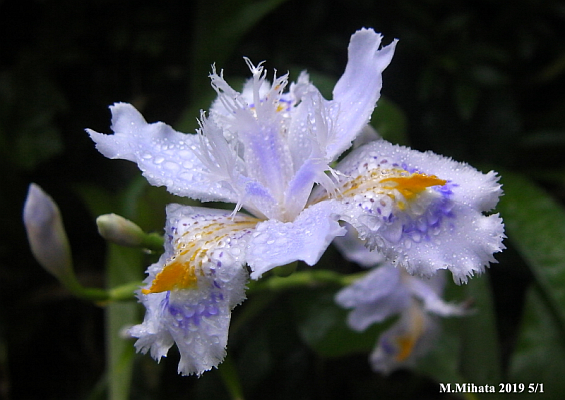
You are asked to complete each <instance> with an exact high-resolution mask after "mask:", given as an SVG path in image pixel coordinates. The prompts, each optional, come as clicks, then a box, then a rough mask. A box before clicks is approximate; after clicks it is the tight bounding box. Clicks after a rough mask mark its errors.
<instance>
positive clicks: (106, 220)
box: [96, 214, 145, 247]
mask: <svg viewBox="0 0 565 400" xmlns="http://www.w3.org/2000/svg"><path fill="white" fill-rule="evenodd" d="M96 225H98V233H100V236H102V237H103V238H104V239H106V240H107V241H109V242H112V243H115V244H118V245H120V246H126V247H138V246H142V245H143V242H144V238H145V233H144V232H143V231H142V230H141V228H140V227H139V226H137V225H136V224H135V223H133V222H131V221H130V220H129V219H125V218H124V217H122V216H120V215H116V214H104V215H101V216H99V217H98V218H96Z"/></svg>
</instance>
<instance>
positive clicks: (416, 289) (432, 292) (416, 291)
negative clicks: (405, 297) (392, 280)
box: [405, 271, 468, 317]
mask: <svg viewBox="0 0 565 400" xmlns="http://www.w3.org/2000/svg"><path fill="white" fill-rule="evenodd" d="M405 282H406V286H407V287H408V288H409V290H410V291H411V292H412V294H413V295H414V296H415V297H416V298H418V299H420V300H422V302H423V307H424V310H425V311H427V312H430V313H433V314H436V315H439V316H441V317H449V316H462V315H466V314H468V310H467V309H466V308H465V307H463V306H460V305H458V304H451V303H447V302H445V301H444V300H443V299H442V298H441V293H442V291H443V286H444V283H445V276H444V274H443V271H439V272H438V274H437V275H434V276H432V277H431V278H429V279H426V278H418V277H415V276H407V277H405Z"/></svg>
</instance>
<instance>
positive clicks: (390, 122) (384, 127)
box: [371, 97, 410, 146]
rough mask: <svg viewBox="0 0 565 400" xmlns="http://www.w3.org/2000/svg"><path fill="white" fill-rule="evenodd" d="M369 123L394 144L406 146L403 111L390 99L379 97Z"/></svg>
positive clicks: (406, 124) (405, 122) (405, 126)
mask: <svg viewBox="0 0 565 400" xmlns="http://www.w3.org/2000/svg"><path fill="white" fill-rule="evenodd" d="M371 125H372V126H373V127H374V128H375V129H376V130H377V132H378V133H379V135H381V136H382V137H383V138H384V139H386V140H388V141H389V142H391V143H394V144H401V145H404V146H407V145H409V144H410V140H409V139H408V136H407V126H408V123H407V120H406V116H405V115H404V112H403V111H402V110H401V109H400V108H399V107H398V106H397V105H396V104H394V103H393V102H392V101H390V100H388V99H386V98H383V97H381V98H380V99H379V101H378V103H377V108H375V111H374V112H373V116H372V117H371Z"/></svg>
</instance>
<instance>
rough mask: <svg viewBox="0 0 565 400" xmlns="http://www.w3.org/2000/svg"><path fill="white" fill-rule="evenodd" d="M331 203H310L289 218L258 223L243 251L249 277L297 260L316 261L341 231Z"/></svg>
mask: <svg viewBox="0 0 565 400" xmlns="http://www.w3.org/2000/svg"><path fill="white" fill-rule="evenodd" d="M333 206H334V202H331V201H328V202H325V203H320V204H316V205H314V206H310V207H308V208H307V209H305V210H304V211H303V212H302V213H301V214H300V215H299V216H298V217H297V218H296V219H295V220H294V221H293V222H280V221H277V220H268V221H265V222H261V223H259V224H258V225H257V228H256V230H255V232H254V233H253V234H252V238H251V239H250V241H249V249H248V254H247V263H248V264H249V266H250V267H251V270H252V272H251V278H252V279H258V278H259V277H261V275H262V274H264V273H265V272H267V271H269V270H271V269H272V268H275V267H278V266H281V265H286V264H289V263H291V262H294V261H297V260H302V261H304V262H305V263H307V264H308V265H314V264H316V263H317V262H318V260H319V259H320V257H321V256H322V254H323V253H324V251H325V250H326V248H327V247H328V246H329V244H330V243H331V241H332V240H333V239H334V238H335V237H336V236H339V235H343V234H344V233H345V229H344V228H342V227H341V226H340V225H339V224H338V223H337V221H336V218H335V216H334V214H333V212H334V209H333Z"/></svg>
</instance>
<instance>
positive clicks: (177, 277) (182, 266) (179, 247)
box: [141, 217, 259, 294]
mask: <svg viewBox="0 0 565 400" xmlns="http://www.w3.org/2000/svg"><path fill="white" fill-rule="evenodd" d="M200 222H202V221H194V222H193V223H192V229H190V230H188V231H186V232H184V233H183V234H182V235H181V236H179V237H177V238H176V239H175V241H174V246H175V254H174V256H173V257H171V258H170V259H169V260H168V262H167V263H166V264H165V266H164V267H163V269H162V270H161V272H159V273H158V274H157V275H156V276H155V278H154V279H153V282H151V287H150V288H149V289H142V290H141V293H143V294H151V293H161V292H166V291H169V290H181V289H193V288H196V286H197V285H198V277H199V276H202V275H204V274H205V272H204V271H203V265H205V264H206V263H207V262H208V261H209V254H211V253H212V252H213V251H214V250H215V249H217V248H218V246H220V243H221V242H222V240H223V239H225V238H227V237H229V236H230V235H233V234H234V233H237V232H238V231H241V230H243V229H247V228H253V227H255V225H256V224H257V223H258V222H259V220H258V219H256V218H253V217H238V219H236V220H234V219H231V218H230V217H219V218H217V219H213V220H211V221H206V222H209V223H204V224H202V223H200Z"/></svg>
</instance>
